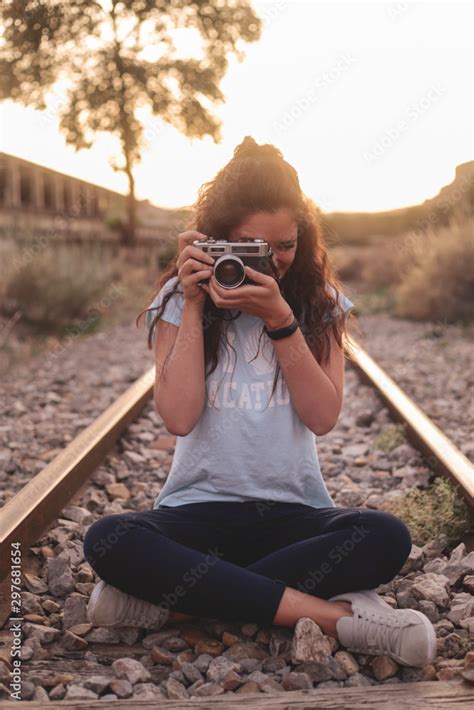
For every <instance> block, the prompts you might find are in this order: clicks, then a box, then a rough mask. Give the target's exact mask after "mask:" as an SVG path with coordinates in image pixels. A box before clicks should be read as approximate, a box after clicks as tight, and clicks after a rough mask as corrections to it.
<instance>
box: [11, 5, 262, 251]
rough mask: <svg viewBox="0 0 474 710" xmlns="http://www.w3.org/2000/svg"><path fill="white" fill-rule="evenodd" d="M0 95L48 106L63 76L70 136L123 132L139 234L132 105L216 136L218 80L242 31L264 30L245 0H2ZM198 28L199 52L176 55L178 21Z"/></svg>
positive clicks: (252, 36)
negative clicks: (50, 93) (213, 110)
mask: <svg viewBox="0 0 474 710" xmlns="http://www.w3.org/2000/svg"><path fill="white" fill-rule="evenodd" d="M0 19H1V20H2V25H3V27H2V35H1V37H0V100H3V99H6V98H10V99H12V100H14V101H18V102H20V103H22V104H23V105H25V106H32V107H34V108H37V109H40V110H44V109H46V108H47V106H46V103H45V96H46V94H47V93H48V91H50V90H52V89H53V88H54V87H55V86H56V85H57V82H60V81H62V82H64V83H65V85H66V86H67V88H66V89H65V100H64V102H63V105H62V107H61V108H59V109H58V115H59V119H60V123H59V126H60V130H61V132H62V133H64V135H65V139H66V142H67V143H68V144H71V145H73V146H74V147H75V149H76V151H78V150H80V149H81V148H90V147H91V146H92V145H93V143H94V140H95V139H96V137H97V133H98V132H100V131H106V132H109V133H112V134H114V135H116V136H118V138H119V139H120V144H121V156H120V158H121V162H120V163H117V162H115V161H114V163H113V167H114V169H115V170H119V171H122V172H124V173H125V174H126V176H127V179H128V185H129V195H128V198H127V215H128V229H127V230H126V234H125V242H126V243H127V244H129V245H131V244H133V242H134V239H135V236H134V235H135V182H134V178H133V168H134V166H135V165H136V164H137V163H138V162H139V161H140V159H141V151H142V149H143V145H144V141H143V138H144V137H143V125H142V123H141V122H140V120H139V118H138V117H137V109H138V108H141V107H142V106H148V107H149V108H150V110H151V112H152V114H153V115H155V116H158V117H160V118H161V119H162V120H163V121H165V122H167V123H169V124H171V125H172V126H174V127H175V128H177V129H178V130H180V131H181V132H183V133H184V134H185V135H186V136H188V137H189V138H202V137H203V136H205V135H210V136H211V137H212V138H213V140H214V142H215V143H219V142H220V141H221V133H220V128H221V121H220V120H219V119H218V118H217V117H216V116H214V115H213V114H212V113H211V108H212V106H213V105H215V104H217V103H219V102H222V101H224V96H223V94H222V92H221V90H220V88H219V82H220V81H221V80H222V78H223V76H224V75H225V72H226V70H227V66H228V58H227V57H228V55H229V54H230V53H233V54H234V55H235V56H236V58H237V59H238V61H239V62H241V61H242V60H243V58H244V53H243V52H242V50H241V49H240V48H239V47H238V46H237V45H238V42H239V41H240V40H243V41H245V42H253V41H256V40H258V39H259V38H260V33H261V20H260V18H259V17H258V16H257V15H255V13H254V11H253V8H252V7H251V4H250V2H249V1H248V0H243V1H242V2H238V1H236V0H210V1H208V2H203V1H202V0H195V1H194V2H193V1H192V0H191V2H189V0H168V1H164V0H158V1H155V2H152V1H151V0H95V1H94V0H69V1H65V0H3V2H2V4H1V8H0ZM183 30H184V31H185V32H187V33H194V35H196V31H197V33H198V34H197V36H198V38H199V40H200V47H201V53H202V56H201V57H199V58H196V57H191V58H190V57H182V56H180V54H179V53H178V52H177V50H176V46H175V40H176V38H177V32H176V31H183Z"/></svg>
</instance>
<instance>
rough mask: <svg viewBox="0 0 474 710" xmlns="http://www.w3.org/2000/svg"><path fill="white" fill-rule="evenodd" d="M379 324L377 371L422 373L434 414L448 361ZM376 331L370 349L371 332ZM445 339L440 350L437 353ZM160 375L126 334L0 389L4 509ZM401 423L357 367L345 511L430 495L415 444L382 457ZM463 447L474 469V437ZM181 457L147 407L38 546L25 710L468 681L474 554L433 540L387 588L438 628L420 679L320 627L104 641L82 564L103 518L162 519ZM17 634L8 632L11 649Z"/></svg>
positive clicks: (346, 444)
mask: <svg viewBox="0 0 474 710" xmlns="http://www.w3.org/2000/svg"><path fill="white" fill-rule="evenodd" d="M377 318H378V320H377V321H376V326H377V327H376V328H369V329H368V334H369V337H368V339H367V342H365V343H364V346H365V347H366V348H367V349H368V350H369V352H371V354H373V356H374V357H375V358H376V359H378V358H379V354H378V353H377V348H378V349H379V352H380V353H382V355H381V356H383V357H385V362H384V363H382V364H383V365H384V367H386V369H387V370H388V371H389V374H392V376H396V372H395V370H396V367H397V364H398V361H399V352H401V351H403V358H404V362H405V363H406V362H407V361H410V362H411V367H412V368H416V367H417V364H418V363H419V362H421V363H422V365H423V368H422V369H420V370H418V373H419V378H418V379H417V378H416V377H414V376H413V377H412V381H413V382H416V387H417V390H416V391H417V393H418V398H417V401H418V403H419V404H420V405H421V406H422V407H423V409H425V411H426V412H427V413H428V414H431V413H430V411H429V408H430V406H431V404H430V403H431V402H432V401H433V395H432V392H433V388H435V391H436V392H437V393H438V392H440V391H441V383H442V381H443V377H444V381H445V382H446V362H447V360H445V361H444V363H443V362H442V359H441V358H440V357H438V355H437V354H436V349H435V351H434V353H433V358H432V361H431V362H432V365H431V368H430V370H429V377H427V374H426V369H424V368H425V367H426V362H425V358H423V359H422V360H421V361H420V360H419V359H418V358H417V357H416V354H415V351H416V350H417V348H419V347H420V342H424V341H423V335H422V334H421V333H418V335H417V336H416V337H415V336H413V337H412V336H407V335H406V333H407V332H408V331H409V329H410V326H407V327H406V328H405V327H403V328H401V327H400V326H399V325H398V326H397V328H392V325H391V323H390V322H388V323H387V322H384V321H381V320H380V316H377ZM372 323H373V321H372ZM383 327H385V328H386V340H387V341H388V340H390V338H392V339H393V342H392V348H391V355H392V361H391V362H390V361H389V360H388V357H389V355H390V347H389V346H388V345H386V343H385V342H384V343H383V344H382V342H381V341H382V340H383V338H382V335H381V328H383ZM375 331H376V332H377V337H375V336H373V339H374V342H375V346H374V350H373V351H372V349H371V340H370V338H371V337H372V336H371V335H370V333H373V332H375ZM410 333H411V331H410ZM405 336H406V339H405ZM395 338H396V341H395ZM404 339H405V340H404ZM420 339H421V340H420ZM395 342H396V344H397V347H396V348H395ZM434 342H435V345H434V348H436V343H438V340H436V341H434ZM429 343H430V344H431V343H432V339H431V338H430V339H429ZM410 347H412V348H413V350H412V351H410V349H409V348H410ZM423 347H425V345H423ZM426 347H427V346H426ZM443 347H444V350H443V352H444V353H446V354H445V358H448V356H449V353H450V352H451V349H452V348H453V350H452V352H463V353H464V343H461V344H459V343H457V344H456V343H454V342H453V341H452V340H449V342H448V343H447V344H446V345H445V346H443ZM410 353H411V354H410ZM466 357H467V355H466ZM409 358H411V360H409ZM151 365H152V355H151V353H150V351H147V350H146V346H145V338H144V333H143V331H137V330H136V329H135V328H134V326H120V327H117V328H115V329H113V331H111V332H108V333H107V334H98V335H95V336H92V337H91V338H88V339H87V340H82V341H81V340H78V341H77V342H72V343H70V344H69V345H68V346H67V347H64V348H63V350H62V351H61V352H60V353H59V354H58V355H57V357H55V358H52V357H50V358H48V357H46V358H43V359H42V360H41V361H39V362H38V361H35V362H33V363H32V364H31V365H30V366H29V367H27V368H24V367H23V368H22V369H20V368H15V369H13V370H12V371H11V373H10V376H9V377H8V378H4V380H3V382H2V383H1V385H0V389H1V392H2V396H3V399H4V401H5V403H6V408H5V410H6V412H5V413H6V416H4V418H3V420H2V425H1V427H0V449H1V453H0V456H1V457H2V458H3V460H2V472H1V473H0V486H1V488H2V489H3V490H4V497H3V499H4V501H5V500H6V499H8V498H9V497H10V496H11V495H12V494H13V492H14V491H15V490H17V489H18V488H19V487H21V486H22V485H24V484H25V483H26V482H27V481H28V480H29V479H30V477H31V476H32V475H34V473H36V472H37V471H39V470H40V469H41V468H42V467H43V466H44V464H45V463H46V462H47V461H49V460H50V459H51V458H53V457H54V455H56V453H57V452H58V451H59V450H60V449H61V448H62V447H63V446H64V445H66V444H67V443H68V442H69V441H70V440H71V439H72V438H73V437H74V436H75V435H76V434H77V433H78V432H79V431H80V430H81V429H82V428H83V427H84V426H86V425H87V424H89V423H90V421H92V419H93V418H94V417H96V416H97V415H98V414H99V413H100V412H102V411H103V409H104V408H106V407H107V406H108V405H109V404H111V403H112V401H114V399H115V398H116V397H117V396H118V395H119V394H121V393H122V392H123V391H124V389H126V387H127V386H128V385H129V384H130V383H131V382H133V381H134V380H135V379H136V378H137V377H139V376H140V375H141V374H142V373H143V372H144V371H145V370H146V369H148V368H149V367H151ZM457 367H459V370H458V371H457V376H458V377H459V378H464V382H465V388H466V389H467V387H468V385H469V381H468V380H469V376H470V375H469V370H468V369H467V368H466V360H465V359H464V356H463V357H460V358H458V359H457V360H456V359H454V360H450V363H449V370H450V378H449V382H451V381H453V382H454V381H455V380H456V377H455V376H454V375H453V371H454V370H456V368H457ZM390 368H392V371H391V370H390ZM407 373H408V374H410V372H408V370H407ZM423 373H424V374H423ZM434 382H435V383H436V384H434ZM423 383H424V384H423ZM458 392H459V393H460V396H459V397H458V398H456V397H453V396H452V393H451V390H449V391H447V392H446V394H445V402H446V408H445V410H444V412H443V416H442V417H441V418H440V419H439V420H438V422H437V423H438V425H439V426H441V427H442V428H448V427H451V428H456V427H455V425H454V424H451V422H453V421H454V420H456V421H458V420H459V421H461V420H463V418H464V419H465V413H466V411H467V409H466V402H465V400H464V399H463V391H461V390H458ZM423 394H424V399H423ZM437 399H438V396H437ZM425 404H426V406H425ZM390 421H391V420H390V417H389V415H388V413H387V412H386V410H385V409H384V408H383V407H382V405H381V403H380V402H379V401H378V398H377V397H376V396H375V395H374V393H373V392H372V390H371V389H370V388H369V387H367V386H366V385H363V384H361V383H360V382H359V380H358V378H357V376H356V374H355V372H354V371H353V370H352V368H350V367H348V368H347V370H346V387H345V401H344V407H343V411H342V413H341V416H340V418H339V421H338V424H337V426H336V427H335V429H334V430H333V431H331V432H330V433H329V434H328V435H326V436H324V437H322V438H319V437H318V440H317V443H318V451H319V459H320V464H321V469H322V471H323V474H324V475H325V477H326V481H327V485H328V488H329V490H330V492H331V494H332V496H333V498H334V500H335V502H336V504H337V505H341V506H358V505H367V506H369V507H372V508H377V507H378V506H379V504H380V502H381V500H382V499H383V498H384V497H387V496H389V495H393V494H395V493H396V492H397V491H398V490H400V488H410V487H412V486H419V487H425V486H427V485H428V484H429V482H430V479H431V474H430V471H429V469H428V467H427V466H426V464H425V462H424V461H423V458H422V457H421V456H420V454H419V453H418V452H417V451H416V450H414V449H413V448H412V447H411V445H410V444H408V443H407V442H403V443H401V444H400V445H398V446H397V447H396V448H394V449H393V450H392V451H390V452H387V451H383V450H380V449H376V448H374V446H373V441H374V438H376V437H377V436H378V435H379V434H380V433H381V432H382V431H383V430H384V428H385V427H386V426H387V424H389V423H390ZM457 443H458V445H459V446H460V447H461V448H462V449H464V451H465V453H467V454H468V455H469V456H471V457H472V449H469V442H468V437H467V432H466V439H464V440H462V441H461V440H458V442H457ZM173 446H174V437H169V435H167V432H166V431H165V429H164V427H163V425H162V422H161V419H160V417H159V415H158V414H157V413H156V411H154V407H153V404H152V403H151V402H149V403H148V404H147V405H146V406H145V408H144V410H143V412H142V414H141V416H140V417H139V418H138V419H137V420H136V421H135V422H134V423H133V424H132V425H131V426H130V427H129V429H128V430H127V432H126V434H125V435H124V436H123V437H122V438H121V439H120V441H119V442H118V445H117V447H116V448H115V450H114V451H113V452H112V453H111V454H110V455H109V457H108V458H107V460H106V462H105V463H104V464H103V465H102V466H101V467H100V468H99V469H98V470H97V471H96V472H95V474H94V476H93V485H91V486H90V487H89V488H88V489H87V491H86V492H85V493H84V494H83V495H82V496H81V497H80V498H77V499H75V500H74V501H72V502H71V504H70V505H69V506H68V507H67V508H65V509H64V510H63V511H62V514H61V517H60V519H59V520H58V523H57V525H55V526H53V527H52V528H51V529H50V530H49V531H48V532H46V533H45V534H44V535H43V537H42V538H41V539H40V540H38V541H37V543H36V544H35V545H34V546H33V548H32V552H33V555H34V556H35V558H36V559H37V562H38V565H37V570H36V573H35V574H25V586H26V590H25V591H24V592H23V594H22V602H23V612H24V622H23V632H24V637H25V640H24V642H23V647H22V651H21V654H22V659H23V681H24V682H23V689H22V697H23V699H34V700H41V701H43V700H44V701H48V700H51V701H54V700H59V699H62V698H66V699H71V700H74V699H87V698H90V699H95V698H98V697H100V698H102V697H107V698H110V699H114V698H131V699H132V700H138V699H147V698H150V699H152V698H154V697H165V698H187V697H193V696H198V697H199V696H208V695H216V694H223V693H238V694H240V693H253V692H264V693H274V692H285V691H288V690H296V689H301V688H312V687H335V688H337V687H342V686H370V685H374V684H380V683H387V684H391V683H400V682H405V681H413V680H437V679H442V680H448V679H451V678H455V677H458V676H460V675H461V674H462V673H464V676H465V677H466V679H467V678H472V676H473V670H472V666H474V661H473V660H472V658H473V655H474V654H472V651H471V653H470V654H469V650H470V649H471V646H470V641H469V637H470V636H471V638H472V635H473V633H474V597H473V592H474V551H469V550H466V547H465V545H464V544H463V543H461V544H459V545H457V546H456V547H455V549H447V548H444V549H443V548H442V547H440V546H439V545H438V544H437V543H436V541H433V542H431V543H429V544H427V545H425V546H424V547H423V548H417V547H416V546H414V547H413V549H412V552H411V555H410V558H409V560H408V561H407V563H406V564H405V567H404V568H403V569H402V570H401V573H400V574H399V575H397V577H396V578H395V579H394V580H392V581H391V582H390V583H389V584H385V585H383V586H382V587H380V588H379V589H378V591H379V593H380V594H381V595H382V596H383V598H384V599H385V600H386V601H387V602H388V603H389V604H390V605H391V606H393V607H399V608H413V609H419V610H420V611H422V612H423V613H424V614H426V615H427V616H428V617H429V618H430V619H431V621H432V622H433V624H434V625H435V629H436V634H437V637H438V655H437V658H436V661H435V662H434V663H433V664H432V665H427V666H425V667H424V668H423V669H417V668H408V667H402V666H399V665H398V664H397V663H395V662H394V661H392V660H391V659H390V658H388V657H373V656H366V655H361V654H351V653H349V652H347V651H346V650H344V648H343V647H342V646H340V644H339V643H338V642H337V641H335V640H334V639H332V638H330V637H326V636H324V635H323V634H322V633H321V631H320V629H319V627H318V626H317V624H315V623H314V622H312V621H311V620H308V619H302V620H300V621H299V622H298V625H297V626H296V628H295V629H286V628H282V627H277V626H274V627H270V628H259V627H258V626H257V625H256V624H251V623H242V624H237V623H234V622H232V623H226V622H224V621H222V620H219V619H199V620H193V622H192V623H181V624H178V623H174V624H172V625H167V626H165V627H164V628H163V629H161V630H158V631H156V632H150V631H145V630H143V629H136V628H130V627H122V628H113V629H110V628H92V627H91V625H90V624H89V623H88V621H87V617H86V606H87V602H88V598H89V595H90V593H91V591H92V589H93V587H94V583H95V575H94V572H93V570H92V569H91V568H90V566H89V565H88V563H87V562H86V561H85V560H84V558H83V551H82V540H83V536H84V533H85V530H86V529H87V527H88V526H89V525H90V524H91V523H92V522H94V521H95V520H97V519H98V518H100V517H102V516H104V515H109V514H113V513H122V512H126V511H127V510H143V509H146V508H151V507H152V505H153V500H154V498H155V496H156V495H157V493H158V491H159V489H160V487H161V485H162V484H163V481H164V480H165V478H166V475H167V471H168V470H169V466H170V463H171V460H172V455H173ZM8 633H9V632H8V630H4V631H3V632H1V634H2V639H3V641H5V640H6V635H8ZM113 649H115V652H114V651H113ZM117 650H118V651H119V656H118V657H117V653H116V652H117ZM2 658H3V659H4V661H5V660H6V659H5V656H2V654H1V653H0V683H2V684H3V687H2V686H0V692H1V693H3V696H4V697H6V696H8V694H9V688H8V684H9V681H10V675H9V668H8V664H7V663H5V662H1V660H2ZM78 659H80V663H78Z"/></svg>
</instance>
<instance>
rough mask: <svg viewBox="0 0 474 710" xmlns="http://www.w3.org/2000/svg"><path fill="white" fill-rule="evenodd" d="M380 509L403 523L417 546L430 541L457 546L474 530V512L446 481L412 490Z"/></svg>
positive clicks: (438, 481)
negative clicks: (461, 539) (464, 536)
mask: <svg viewBox="0 0 474 710" xmlns="http://www.w3.org/2000/svg"><path fill="white" fill-rule="evenodd" d="M383 509H384V510H386V511H388V512H390V513H393V514H394V515H396V516H397V517H399V518H400V519H401V520H403V522H404V523H405V524H406V525H407V527H408V529H409V530H410V533H411V536H412V539H413V542H414V543H415V545H419V546H422V545H425V544H426V543H427V542H430V541H431V540H436V541H439V542H441V543H442V544H444V545H450V544H453V543H457V542H458V541H459V539H460V538H461V537H462V535H464V534H465V533H467V532H472V531H473V530H474V510H473V509H472V508H470V507H469V505H468V504H467V503H466V501H465V500H464V498H463V497H462V496H461V494H460V493H459V492H458V490H457V488H456V487H455V486H454V485H453V484H452V483H451V481H449V480H448V479H446V478H441V477H440V478H436V480H435V481H434V483H433V485H432V486H430V488H427V489H425V490H420V489H419V488H414V489H412V490H411V491H409V492H408V493H406V494H403V495H401V496H398V497H397V498H394V499H392V500H387V501H386V502H385V503H384V505H383Z"/></svg>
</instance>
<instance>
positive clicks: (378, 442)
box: [374, 424, 406, 452]
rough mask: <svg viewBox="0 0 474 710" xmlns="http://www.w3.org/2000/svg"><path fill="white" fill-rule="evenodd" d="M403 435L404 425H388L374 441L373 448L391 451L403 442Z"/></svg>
mask: <svg viewBox="0 0 474 710" xmlns="http://www.w3.org/2000/svg"><path fill="white" fill-rule="evenodd" d="M405 433H406V425H405V424H388V425H387V426H386V427H384V428H383V430H382V431H381V432H380V434H379V435H378V436H377V438H376V439H375V442H374V446H375V448H376V449H381V450H382V451H387V452H389V451H392V450H393V449H396V448H397V446H400V444H403V443H404V442H405Z"/></svg>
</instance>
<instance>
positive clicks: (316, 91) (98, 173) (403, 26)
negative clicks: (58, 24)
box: [0, 0, 474, 212]
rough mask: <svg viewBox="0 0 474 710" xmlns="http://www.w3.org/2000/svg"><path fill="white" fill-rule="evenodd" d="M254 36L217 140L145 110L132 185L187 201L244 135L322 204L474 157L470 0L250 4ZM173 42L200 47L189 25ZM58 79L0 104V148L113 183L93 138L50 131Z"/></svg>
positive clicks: (434, 179)
mask: <svg viewBox="0 0 474 710" xmlns="http://www.w3.org/2000/svg"><path fill="white" fill-rule="evenodd" d="M252 6H253V8H254V10H255V11H256V13H257V14H258V15H259V16H260V17H261V18H262V20H263V23H264V24H263V30H262V36H261V39H260V40H259V41H258V42H254V43H252V44H242V48H243V49H244V51H245V59H244V61H243V62H242V63H239V62H237V61H236V60H235V59H234V58H231V60H230V63H229V69H228V72H227V74H226V76H225V77H224V79H223V80H222V82H221V84H220V88H221V90H222V91H223V93H224V95H225V99H226V100H225V103H223V104H220V105H218V106H217V107H216V108H215V109H214V112H215V114H216V115H217V116H219V118H220V119H221V120H222V129H221V130H222V141H221V143H218V144H215V143H214V141H213V140H212V139H211V138H210V137H209V136H207V137H205V138H203V139H193V140H190V139H188V138H186V137H185V136H184V135H182V134H180V133H179V132H178V131H177V130H176V129H174V128H172V127H171V126H170V125H169V124H166V123H164V122H162V121H161V119H159V118H158V117H153V118H151V117H150V116H146V117H145V118H144V126H145V136H146V142H147V145H146V147H145V149H144V150H143V157H142V162H141V164H140V165H138V166H137V167H136V168H135V171H134V175H135V180H136V195H137V197H138V198H139V199H149V200H150V201H151V202H152V203H153V204H156V205H158V206H161V207H181V206H187V205H190V204H192V203H193V202H194V201H195V199H196V197H197V191H198V189H199V187H200V185H201V184H202V183H203V182H205V181H207V180H210V179H212V177H213V176H214V175H215V174H216V172H217V171H218V170H219V169H220V168H221V167H222V166H223V165H225V163H226V162H227V161H228V160H230V158H231V157H232V155H233V151H234V148H235V147H236V146H237V145H238V144H239V143H240V142H241V141H242V139H243V138H244V136H245V135H251V136H253V137H254V138H255V140H256V141H257V142H258V143H273V144H274V145H275V146H277V147H278V148H279V149H280V150H281V151H282V153H283V156H284V158H285V160H287V161H288V162H289V163H291V164H292V165H293V166H294V167H295V169H296V170H297V172H298V175H299V178H300V184H301V187H302V189H303V191H304V192H305V193H306V194H307V195H308V196H309V197H311V198H312V199H313V200H315V202H316V203H317V204H318V205H319V206H320V207H321V209H322V210H323V211H325V212H333V211H343V212H349V211H358V212H359V211H360V212H378V211H382V210H387V209H397V208H401V207H406V206H409V205H413V204H419V203H421V202H423V200H425V199H428V198H431V197H434V196H435V195H436V194H437V193H438V192H439V190H440V189H441V187H443V186H444V185H446V184H448V183H450V182H451V181H452V180H453V178H454V173H455V168H456V165H459V164H460V163H464V162H466V161H468V160H472V159H473V134H472V126H473V125H474V121H473V102H472V98H473V94H472V15H473V9H472V5H471V3H469V2H431V1H430V2H427V1H424V2H422V1H421V2H417V1H412V2H383V0H377V1H376V2H364V3H362V2H357V1H356V0H354V1H352V2H337V1H334V0H333V1H332V2H300V1H291V0H288V1H285V0H253V2H252ZM185 33H186V30H183V35H182V36H180V43H181V44H180V48H181V50H182V51H184V52H185V51H188V53H189V55H190V56H192V54H193V52H194V53H195V52H196V51H197V50H198V47H197V45H196V43H195V41H193V38H190V37H189V34H185ZM62 97H63V93H62V90H61V88H57V89H56V90H54V91H53V92H51V93H50V94H49V97H48V100H47V110H46V111H42V112H40V111H36V110H33V109H30V108H24V107H23V106H20V105H19V104H13V102H11V101H9V100H8V101H4V102H3V103H0V150H1V151H4V152H7V153H11V154H14V155H17V156H19V157H21V158H24V159H26V160H30V161H32V162H35V163H39V164H42V165H45V166H47V167H49V168H52V169H54V170H59V171H60V172H63V173H66V174H69V175H73V176H75V177H78V178H81V179H83V180H88V181H90V182H92V183H95V184H97V185H102V186H104V187H107V188H109V189H112V190H116V191H117V192H122V193H125V192H126V190H127V182H126V178H125V176H124V175H123V174H120V173H116V172H114V170H113V169H112V167H111V166H110V164H109V160H110V159H111V158H112V157H113V156H114V155H118V153H117V150H118V145H119V144H118V140H117V139H115V138H114V137H112V136H110V135H104V134H102V135H100V136H99V137H98V139H97V141H96V143H95V145H94V147H93V148H92V149H90V150H81V151H79V152H75V151H74V149H73V148H72V147H71V146H66V144H65V141H64V138H63V137H62V136H61V135H60V133H59V131H58V121H57V118H56V111H57V110H58V108H60V107H61V104H62V101H63V98H62Z"/></svg>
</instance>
